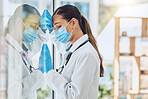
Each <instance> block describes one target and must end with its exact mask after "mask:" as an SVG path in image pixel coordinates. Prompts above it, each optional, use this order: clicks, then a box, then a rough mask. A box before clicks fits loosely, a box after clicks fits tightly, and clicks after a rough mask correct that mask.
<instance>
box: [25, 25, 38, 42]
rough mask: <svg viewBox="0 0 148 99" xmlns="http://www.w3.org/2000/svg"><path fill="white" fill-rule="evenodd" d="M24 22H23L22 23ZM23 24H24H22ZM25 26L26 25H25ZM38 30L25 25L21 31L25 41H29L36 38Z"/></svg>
mask: <svg viewBox="0 0 148 99" xmlns="http://www.w3.org/2000/svg"><path fill="white" fill-rule="evenodd" d="M23 24H24V23H23ZM24 25H25V24H24ZM25 26H26V25H25ZM37 34H38V31H36V30H33V29H32V28H31V27H29V26H26V28H25V31H24V32H23V40H24V41H25V42H26V43H31V42H33V41H34V40H35V39H36V38H37Z"/></svg>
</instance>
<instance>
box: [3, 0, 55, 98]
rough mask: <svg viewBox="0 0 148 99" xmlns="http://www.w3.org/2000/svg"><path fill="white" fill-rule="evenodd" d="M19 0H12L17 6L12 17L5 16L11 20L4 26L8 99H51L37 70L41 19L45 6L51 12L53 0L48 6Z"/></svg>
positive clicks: (35, 1)
mask: <svg viewBox="0 0 148 99" xmlns="http://www.w3.org/2000/svg"><path fill="white" fill-rule="evenodd" d="M20 1H21V0H9V2H10V3H11V4H12V5H13V4H14V5H17V6H16V7H12V8H16V9H12V12H11V13H12V14H8V16H5V17H9V19H8V22H7V26H6V27H5V37H6V49H7V52H6V54H7V55H6V59H7V60H6V61H7V62H6V63H7V64H6V65H7V66H6V67H7V99H22V98H33V99H34V98H35V97H37V98H38V99H41V98H43V99H45V98H48V99H50V98H51V89H50V88H49V87H48V86H47V85H45V83H44V82H43V81H44V80H43V79H42V77H43V76H42V77H41V74H40V73H37V72H34V69H36V68H37V67H38V59H39V56H38V54H39V53H40V49H41V45H42V44H43V42H44V41H42V42H41V39H42V38H41V35H40V33H41V29H40V27H39V20H40V16H41V14H42V12H43V9H45V8H46V6H47V8H48V10H50V11H51V7H52V3H51V0H48V3H46V2H44V3H41V2H39V1H37V0H22V1H21V2H20ZM22 3H25V4H24V5H22ZM18 5H19V6H18ZM41 5H43V8H42V6H41ZM10 8H11V6H10ZM28 38H29V39H28ZM36 54H37V55H36ZM35 99H36V98H35Z"/></svg>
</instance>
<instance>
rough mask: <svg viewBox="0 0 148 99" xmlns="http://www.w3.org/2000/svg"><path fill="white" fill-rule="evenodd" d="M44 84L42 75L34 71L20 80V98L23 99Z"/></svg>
mask: <svg viewBox="0 0 148 99" xmlns="http://www.w3.org/2000/svg"><path fill="white" fill-rule="evenodd" d="M44 82H45V79H44V75H43V74H42V73H41V72H40V71H39V70H35V71H34V72H32V73H31V74H29V75H28V76H26V77H25V78H24V79H23V80H22V90H23V92H22V96H23V98H25V97H28V96H30V95H31V94H32V93H33V92H35V91H36V90H37V89H39V88H40V87H41V86H42V85H43V84H44Z"/></svg>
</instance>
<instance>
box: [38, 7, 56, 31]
mask: <svg viewBox="0 0 148 99" xmlns="http://www.w3.org/2000/svg"><path fill="white" fill-rule="evenodd" d="M52 23H53V22H52V16H51V15H50V13H49V12H48V10H47V9H45V10H44V12H43V14H42V16H41V19H40V27H41V29H42V31H43V32H44V33H46V30H48V31H49V33H51V32H52V31H53V29H54V27H53V26H52Z"/></svg>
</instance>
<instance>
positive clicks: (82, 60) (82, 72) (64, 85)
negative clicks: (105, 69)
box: [46, 53, 97, 99]
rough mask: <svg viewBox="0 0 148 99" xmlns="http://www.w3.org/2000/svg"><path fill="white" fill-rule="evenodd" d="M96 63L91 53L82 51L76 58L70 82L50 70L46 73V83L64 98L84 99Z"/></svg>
mask: <svg viewBox="0 0 148 99" xmlns="http://www.w3.org/2000/svg"><path fill="white" fill-rule="evenodd" d="M96 65H97V61H96V58H95V57H94V56H93V55H92V54H91V53H84V54H83V55H81V56H80V57H78V58H77V61H76V66H75V70H74V72H73V75H72V77H71V82H68V81H67V80H66V79H65V78H64V77H63V76H62V75H59V74H58V73H57V72H55V71H53V70H51V71H49V72H48V74H47V78H46V79H47V84H48V85H49V86H50V87H51V88H52V89H53V90H54V91H55V92H56V93H57V94H59V95H60V96H61V97H64V98H66V99H86V96H87V94H86V93H88V91H89V88H90V86H91V84H92V81H93V78H94V75H95V69H96Z"/></svg>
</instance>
